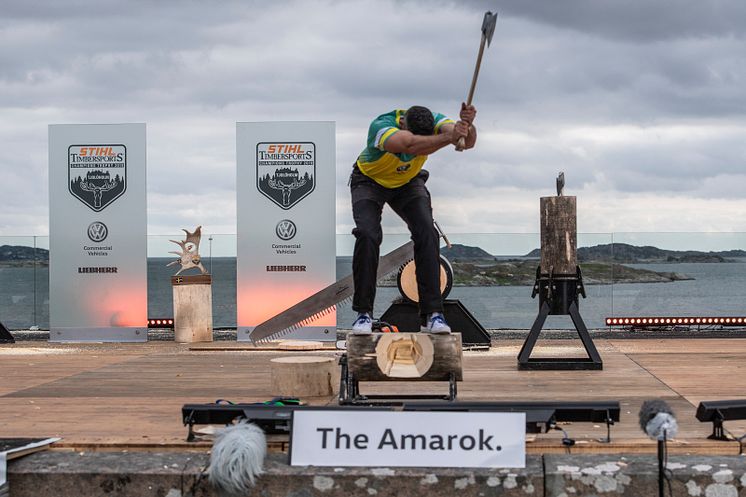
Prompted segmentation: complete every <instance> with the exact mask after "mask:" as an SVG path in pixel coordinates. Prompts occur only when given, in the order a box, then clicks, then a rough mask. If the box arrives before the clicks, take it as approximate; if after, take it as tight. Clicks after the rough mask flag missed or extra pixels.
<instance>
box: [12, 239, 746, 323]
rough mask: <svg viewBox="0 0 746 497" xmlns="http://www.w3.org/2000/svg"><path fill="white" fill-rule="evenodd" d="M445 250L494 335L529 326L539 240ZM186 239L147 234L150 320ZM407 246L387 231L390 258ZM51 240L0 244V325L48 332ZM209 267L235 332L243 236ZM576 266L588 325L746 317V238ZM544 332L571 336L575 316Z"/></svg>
mask: <svg viewBox="0 0 746 497" xmlns="http://www.w3.org/2000/svg"><path fill="white" fill-rule="evenodd" d="M448 237H449V240H450V242H451V243H452V244H453V246H454V248H452V249H446V248H443V254H444V256H446V258H448V260H449V261H450V263H451V266H452V268H453V271H454V275H455V284H454V287H453V289H452V291H451V293H450V295H449V296H448V298H449V299H458V300H460V301H461V302H462V303H463V304H464V306H465V307H466V308H467V309H468V310H469V311H470V312H471V313H472V314H473V315H474V317H475V318H476V319H477V320H478V321H480V322H481V323H482V325H483V326H484V327H485V328H488V329H528V328H530V327H531V325H532V323H533V321H534V319H535V318H536V315H537V313H538V309H539V302H538V299H532V298H531V292H532V288H533V283H534V278H535V273H536V267H537V266H538V265H539V252H538V248H539V235H538V234H537V233H517V234H516V233H514V234H510V233H449V234H448ZM182 238H183V233H176V234H173V235H150V236H148V316H149V317H151V318H169V317H172V315H173V303H172V289H171V280H170V278H171V276H172V275H173V274H175V273H176V271H178V265H173V266H168V264H169V263H170V262H173V261H175V260H176V259H177V256H176V255H174V254H169V252H170V251H178V249H179V247H178V246H177V245H176V244H174V243H172V242H170V240H181V239H182ZM408 240H409V235H408V234H402V233H386V234H385V235H384V241H383V245H382V247H381V254H382V255H384V254H386V253H388V252H390V251H392V250H394V249H395V248H397V247H399V246H401V245H402V244H404V243H406V242H407V241H408ZM336 246H337V264H336V274H337V279H340V278H343V277H345V276H347V275H349V274H351V272H352V251H353V247H354V237H353V236H352V235H347V234H339V235H337V236H336ZM48 249H49V238H48V237H46V236H24V237H21V236H6V237H0V322H2V323H3V324H4V325H5V326H7V327H8V328H10V329H28V328H31V327H34V326H36V327H39V328H41V329H48V328H49V258H48V256H49V252H48ZM200 253H201V255H202V264H203V265H204V266H205V268H206V269H207V270H208V271H209V272H210V273H211V274H212V275H213V322H214V327H215V328H233V327H235V326H236V235H235V234H213V235H210V234H203V238H202V244H201V247H200ZM578 262H579V265H580V267H581V270H582V274H583V281H584V283H585V289H586V294H587V298H586V299H581V300H580V306H579V307H580V314H581V316H582V317H583V319H584V321H585V323H586V325H587V326H588V327H589V328H602V327H604V326H605V322H604V319H605V318H606V317H612V316H640V317H644V316H656V315H657V316H682V317H683V316H697V315H706V316H724V317H727V316H734V315H736V316H742V315H743V314H746V309H745V308H744V307H746V306H745V305H744V302H746V233H579V234H578ZM396 275H397V271H394V272H393V273H392V275H391V276H390V277H388V278H386V279H384V280H382V282H380V284H379V286H378V288H377V296H376V305H375V310H374V315H375V316H376V317H378V316H380V315H382V314H383V313H384V312H385V311H386V309H387V308H388V307H389V306H390V305H391V303H392V302H394V301H395V300H397V299H399V298H400V297H401V295H400V293H399V290H398V287H397V285H396ZM354 318H355V313H354V312H353V311H352V308H351V303H350V301H346V302H343V303H342V304H340V305H339V306H338V309H337V323H338V327H339V328H343V329H347V328H349V327H350V325H351V323H352V321H353V320H354ZM545 328H553V329H572V328H573V324H572V322H571V321H570V319H569V317H568V316H550V317H549V319H548V320H547V323H546V324H545Z"/></svg>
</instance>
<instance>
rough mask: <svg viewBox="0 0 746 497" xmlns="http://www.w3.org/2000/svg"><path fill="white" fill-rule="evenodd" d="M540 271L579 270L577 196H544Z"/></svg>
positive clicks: (542, 200) (544, 272)
mask: <svg viewBox="0 0 746 497" xmlns="http://www.w3.org/2000/svg"><path fill="white" fill-rule="evenodd" d="M540 207H541V213H540V220H541V273H542V274H549V273H553V274H565V275H569V274H571V275H574V274H575V273H576V270H577V265H578V259H577V245H578V234H577V212H576V209H577V202H576V197H541V201H540Z"/></svg>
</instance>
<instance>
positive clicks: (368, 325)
mask: <svg viewBox="0 0 746 497" xmlns="http://www.w3.org/2000/svg"><path fill="white" fill-rule="evenodd" d="M371 333H373V319H371V317H370V314H368V313H367V312H361V313H360V314H358V315H357V319H356V320H355V322H354V323H352V334H353V335H370V334H371Z"/></svg>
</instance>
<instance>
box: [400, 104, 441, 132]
mask: <svg viewBox="0 0 746 497" xmlns="http://www.w3.org/2000/svg"><path fill="white" fill-rule="evenodd" d="M404 122H405V123H406V129H407V130H409V131H411V132H412V133H414V134H415V135H432V134H433V132H434V131H435V119H434V118H433V113H432V112H430V109H428V108H427V107H422V106H421V105H413V106H412V107H410V108H409V109H407V112H406V113H405V114H404Z"/></svg>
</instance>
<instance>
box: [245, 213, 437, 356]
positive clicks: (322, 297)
mask: <svg viewBox="0 0 746 497" xmlns="http://www.w3.org/2000/svg"><path fill="white" fill-rule="evenodd" d="M435 228H436V229H437V230H438V233H439V234H440V236H442V237H443V239H444V240H445V242H446V244H447V245H448V247H450V246H451V243H450V242H449V241H448V238H447V237H446V236H445V234H444V233H443V231H442V230H441V229H440V226H438V223H435ZM413 257H414V242H412V241H411V240H410V241H408V242H407V243H405V244H404V245H402V246H401V247H399V248H397V249H394V250H392V251H391V252H389V253H388V254H386V255H384V256H383V257H381V258H380V259H379V260H378V272H377V273H376V280H380V279H381V278H383V277H384V276H386V275H387V274H389V273H392V272H394V271H397V270H398V269H399V268H400V267H401V266H402V265H404V264H405V263H407V262H408V261H409V260H410V259H412V258H413ZM354 290H355V287H354V284H353V280H352V274H350V275H349V276H345V277H344V278H342V279H341V280H338V281H337V282H335V283H332V284H331V285H329V286H328V287H326V288H324V289H323V290H320V291H318V292H316V293H314V294H313V295H311V296H310V297H308V298H306V299H305V300H302V301H300V302H298V303H297V304H295V305H294V306H292V307H290V308H289V309H286V310H284V311H282V312H281V313H279V314H277V315H276V316H274V317H272V318H269V319H268V320H266V321H265V322H263V323H262V324H260V325H258V326H257V327H256V328H254V329H253V330H252V331H251V334H249V339H251V341H252V342H254V343H256V342H261V341H264V340H272V339H275V338H279V337H281V336H282V335H285V334H287V333H290V332H291V331H293V330H295V329H297V328H301V327H303V326H305V325H307V324H309V323H310V322H312V321H314V320H316V319H318V318H320V317H321V316H325V315H326V314H329V313H330V312H331V311H333V310H335V309H336V307H337V305H339V304H341V303H342V302H345V301H347V300H349V299H351V298H352V294H353V293H354Z"/></svg>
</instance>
